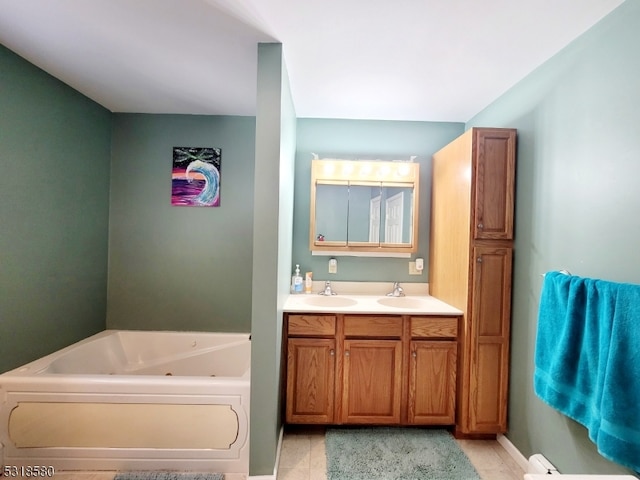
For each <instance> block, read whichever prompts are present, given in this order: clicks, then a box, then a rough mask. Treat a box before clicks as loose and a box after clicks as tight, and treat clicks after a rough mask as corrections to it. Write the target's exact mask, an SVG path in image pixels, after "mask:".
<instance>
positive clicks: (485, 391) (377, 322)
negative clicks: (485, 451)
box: [283, 128, 517, 437]
mask: <svg viewBox="0 0 640 480" xmlns="http://www.w3.org/2000/svg"><path fill="white" fill-rule="evenodd" d="M516 133H517V132H516V130H514V129H508V128H471V129H469V130H468V131H467V132H466V133H464V134H463V135H461V136H460V137H459V138H458V139H456V140H454V141H453V142H451V143H450V144H449V145H447V146H445V147H444V148H442V149H441V150H440V151H439V152H437V153H435V154H434V156H433V162H432V167H433V169H432V182H433V184H432V191H431V225H430V229H429V231H430V240H429V268H428V272H429V290H428V291H430V292H431V294H432V295H434V297H437V299H436V298H434V297H429V296H426V295H422V296H421V295H417V296H415V294H412V295H409V296H407V297H403V298H398V299H395V298H385V297H384V293H380V296H379V297H376V296H375V295H368V296H367V295H362V296H359V297H358V296H355V297H349V296H346V297H345V296H338V297H327V298H325V299H319V298H318V296H317V295H315V296H313V297H316V298H312V297H310V298H307V299H306V300H304V301H303V300H302V299H300V298H297V299H296V296H295V295H292V296H291V297H290V299H289V300H288V301H287V303H286V304H285V308H284V311H285V312H286V313H285V315H284V326H283V335H284V343H283V345H284V348H285V351H286V421H287V422H288V423H307V424H312V423H319V424H372V425H379V424H392V425H455V434H456V436H458V437H479V436H495V435H496V434H497V433H504V432H506V430H507V403H508V398H507V397H508V378H509V335H510V324H511V282H512V257H513V225H514V197H515V161H516V160H515V157H516ZM314 165H315V167H314V174H313V178H312V198H311V204H312V209H311V219H312V221H311V228H310V249H311V250H312V251H314V252H315V251H321V250H323V249H331V250H333V251H334V254H339V253H340V252H349V253H354V252H375V253H378V254H380V253H381V252H382V254H385V253H386V254H389V253H391V252H395V253H402V252H415V248H414V246H415V245H416V244H417V237H415V236H411V237H407V240H406V241H405V238H404V236H402V235H400V234H399V233H398V235H390V237H391V238H395V237H398V238H400V239H401V241H398V242H389V241H382V240H380V238H381V237H380V235H379V232H381V231H382V229H380V228H378V227H380V225H382V224H385V225H386V224H388V223H391V220H389V219H388V218H387V219H385V221H384V222H382V221H381V222H377V221H374V220H375V219H376V218H377V215H378V214H379V213H380V212H382V211H383V210H382V209H379V208H378V207H377V203H376V204H375V205H376V206H375V207H371V208H370V209H369V210H368V211H369V212H372V213H369V214H368V215H364V216H363V217H364V218H366V217H368V218H369V220H368V221H367V222H366V223H367V224H370V225H373V227H371V228H369V229H368V230H367V231H369V232H371V233H370V234H369V242H360V243H363V244H366V246H364V247H363V245H360V244H354V245H350V244H349V241H348V238H349V233H348V232H349V224H348V223H346V224H345V225H346V226H343V228H342V230H341V232H342V234H343V235H346V238H347V240H346V241H345V240H344V239H343V238H342V237H340V236H339V235H338V234H336V235H333V234H332V235H331V236H328V235H325V234H326V232H327V231H329V230H328V228H329V227H326V226H324V224H323V222H324V218H323V214H322V210H319V209H318V208H315V205H316V200H317V199H316V195H317V193H318V192H317V190H316V188H317V189H319V190H320V195H323V190H324V189H328V188H329V186H330V187H331V188H332V189H334V188H338V187H340V188H341V189H342V190H344V186H343V185H342V184H343V183H344V182H347V183H346V184H347V187H348V188H347V189H346V191H347V192H351V190H352V189H353V190H354V191H355V192H359V191H360V190H359V189H358V190H357V189H356V187H357V188H360V187H362V185H365V186H367V187H368V188H369V190H368V191H367V192H366V194H365V195H364V197H366V198H369V199H373V198H378V197H392V196H394V195H396V190H391V188H394V189H396V188H399V185H396V183H398V182H399V181H400V180H399V178H400V177H402V181H403V182H408V185H404V184H403V185H401V187H402V188H401V189H400V190H399V192H398V194H401V195H400V196H401V197H402V198H405V197H406V198H407V199H409V200H411V201H410V202H408V204H409V205H410V206H411V208H410V210H409V212H410V213H411V214H410V215H409V214H408V215H407V218H414V216H415V215H416V214H417V209H418V202H417V199H418V197H419V195H418V193H419V189H418V184H417V182H415V181H414V180H415V179H416V178H417V169H416V173H411V172H413V170H411V169H408V167H407V165H411V164H410V163H408V164H407V163H404V164H403V163H400V162H398V163H396V164H392V165H390V166H389V171H393V170H392V168H391V167H394V168H397V169H398V170H397V173H396V174H394V175H396V176H397V177H398V178H394V179H393V182H395V183H393V182H392V183H393V184H387V183H385V182H386V180H385V181H381V182H380V184H379V185H378V183H376V184H375V185H374V186H373V188H374V190H375V195H374V192H373V191H371V187H370V186H369V183H370V180H371V179H366V180H367V181H364V180H362V179H359V178H357V177H353V178H351V176H349V177H345V178H343V177H336V176H335V174H334V173H331V172H336V171H340V172H343V171H346V170H349V171H350V172H353V171H359V168H360V167H361V164H359V163H357V164H351V163H336V162H334V161H332V162H330V163H323V162H316V163H314ZM327 165H328V166H329V167H331V168H327V169H326V170H327V171H329V172H330V176H329V173H325V167H326V166H327ZM362 166H363V167H366V166H367V164H366V162H363V163H362ZM375 166H376V167H379V168H382V167H386V166H385V165H383V164H382V163H379V164H376V165H375ZM371 168H373V167H371ZM400 168H404V169H405V170H406V172H405V173H406V175H404V174H403V175H400ZM412 168H413V167H412ZM345 175H346V174H345ZM349 175H351V174H349ZM380 176H381V177H382V175H380ZM325 177H326V178H325ZM405 177H406V178H405ZM412 179H413V180H412ZM412 181H414V183H411V182H412ZM341 182H342V183H341ZM385 188H387V189H388V191H385ZM339 191H340V190H330V194H327V195H326V197H332V198H334V197H335V198H342V197H344V196H346V197H347V198H350V197H349V196H348V195H346V194H343V195H342V196H341V195H340V193H339ZM354 196H356V195H355V194H354ZM322 198H324V197H322ZM321 203H323V204H324V203H326V202H324V200H323V201H322V202H321ZM371 205H373V202H371ZM349 208H352V207H351V203H348V204H347V207H346V208H345V209H343V210H344V211H345V212H347V213H348V212H349ZM386 210H388V211H393V210H394V209H393V208H391V207H389V208H388V209H385V211H386ZM396 210H397V211H398V212H400V211H403V209H400V208H398V209H396ZM346 217H349V215H346ZM351 217H356V218H359V217H358V216H356V215H351ZM388 217H389V218H391V215H388ZM415 218H417V217H415ZM412 222H413V223H411V222H409V224H408V225H410V226H411V228H410V230H411V229H413V230H412V233H413V234H416V233H417V229H418V225H417V223H416V221H415V220H413V221H412ZM343 223H344V222H342V223H341V225H342V224H343ZM320 229H322V231H321V230H320ZM352 230H353V229H352ZM400 230H404V227H403V228H402V229H399V231H400ZM363 231H364V230H363ZM363 235H364V234H363ZM353 236H354V235H351V237H353ZM334 237H335V240H334ZM356 238H358V239H359V237H356ZM362 238H365V236H363V237H362ZM409 238H410V240H409ZM372 239H373V240H372ZM356 243H358V242H356ZM409 285H411V284H409V283H408V284H405V287H406V286H409ZM314 291H317V289H314ZM426 291H427V290H425V292H426ZM341 293H342V292H341ZM298 297H299V296H298ZM438 299H439V300H438ZM444 302H446V303H444Z"/></svg>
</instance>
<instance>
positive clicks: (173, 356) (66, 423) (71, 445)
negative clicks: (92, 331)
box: [0, 330, 251, 474]
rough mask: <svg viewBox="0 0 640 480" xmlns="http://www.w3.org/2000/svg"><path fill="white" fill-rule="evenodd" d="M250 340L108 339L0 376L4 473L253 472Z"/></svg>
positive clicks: (212, 336) (184, 335)
mask: <svg viewBox="0 0 640 480" xmlns="http://www.w3.org/2000/svg"><path fill="white" fill-rule="evenodd" d="M250 363H251V342H250V337H249V334H235V333H200V332H198V333H195V332H142V331H126V330H106V331H104V332H101V333H98V334H96V335H93V336H91V337H89V338H87V339H85V340H82V341H80V342H78V343H76V344H73V345H71V346H69V347H67V348H64V349H62V350H60V351H58V352H55V353H52V354H51V355H47V356H46V357H43V358H40V359H38V360H35V361H34V362H31V363H29V364H27V365H24V366H22V367H19V368H16V369H15V370H11V371H9V372H6V373H4V374H2V375H0V464H2V467H3V468H4V467H6V466H10V467H12V468H13V467H16V468H17V469H18V471H20V469H21V468H22V467H25V468H31V467H33V466H43V467H47V468H48V469H49V470H47V471H49V472H51V471H53V470H54V469H55V471H60V470H187V471H189V470H190V471H210V472H221V473H245V474H246V473H248V471H249V388H250Z"/></svg>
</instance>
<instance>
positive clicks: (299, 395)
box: [286, 338, 336, 424]
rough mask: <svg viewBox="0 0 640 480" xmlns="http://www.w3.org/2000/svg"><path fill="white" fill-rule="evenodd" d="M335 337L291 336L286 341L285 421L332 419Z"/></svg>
mask: <svg viewBox="0 0 640 480" xmlns="http://www.w3.org/2000/svg"><path fill="white" fill-rule="evenodd" d="M335 352H336V341H335V339H326V338H290V339H289V340H288V343H287V399H286V420H287V422H288V423H315V424H325V423H332V422H333V420H334V405H335V401H334V398H335Z"/></svg>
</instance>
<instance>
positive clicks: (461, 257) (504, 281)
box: [429, 128, 516, 436]
mask: <svg viewBox="0 0 640 480" xmlns="http://www.w3.org/2000/svg"><path fill="white" fill-rule="evenodd" d="M515 152H516V130H514V129H502V128H501V129H497V128H472V129H470V130H468V131H467V132H466V133H464V134H463V135H461V136H460V137H458V138H457V139H456V140H454V141H453V142H451V143H450V144H449V145H447V146H446V147H444V148H443V149H441V150H440V151H438V152H437V153H436V154H435V155H434V156H433V190H432V205H431V234H430V235H431V238H430V245H429V288H430V292H431V294H432V295H433V296H435V297H437V298H439V299H441V300H443V301H445V302H447V303H449V304H451V305H453V306H455V307H456V308H458V309H460V310H461V311H462V312H463V317H462V323H461V330H460V336H459V339H460V344H459V345H460V348H459V350H458V352H459V353H458V355H459V358H458V365H459V370H458V373H459V374H458V388H457V412H456V435H458V436H482V435H494V434H497V433H504V432H506V429H507V395H508V375H509V327H510V322H511V265H512V251H513V214H514V195H515V156H516V153H515Z"/></svg>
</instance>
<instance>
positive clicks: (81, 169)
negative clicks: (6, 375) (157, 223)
mask: <svg viewBox="0 0 640 480" xmlns="http://www.w3.org/2000/svg"><path fill="white" fill-rule="evenodd" d="M0 112H1V114H0V165H1V166H2V174H1V175H0V372H4V371H6V370H9V369H11V368H15V367H17V366H19V365H22V364H24V363H26V362H28V361H31V360H33V359H35V358H38V357H40V356H42V355H45V354H47V353H51V352H52V351H54V350H57V349H59V348H61V347H64V346H66V345H69V344H70V343H73V342H75V341H77V340H80V339H81V338H84V337H87V336H89V335H91V334H93V333H96V332H98V331H100V330H103V329H104V325H105V323H104V316H105V310H106V283H107V222H108V198H109V156H110V144H109V142H110V135H111V115H110V113H109V112H108V111H107V110H105V109H104V108H102V107H100V106H99V105H97V104H96V103H94V102H93V101H91V100H89V99H88V98H87V97H84V96H83V95H81V94H79V93H78V92H76V91H75V90H73V89H71V88H70V87H68V86H67V85H65V84H63V83H62V82H60V81H58V80H56V79H55V78H53V77H51V76H50V75H48V74H47V73H45V72H43V71H42V70H40V69H38V68H37V67H35V66H33V65H32V64H30V63H29V62H27V61H26V60H24V59H22V58H21V57H19V56H17V55H16V54H14V53H13V52H11V51H9V50H8V49H6V48H5V47H3V46H1V45H0Z"/></svg>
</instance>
